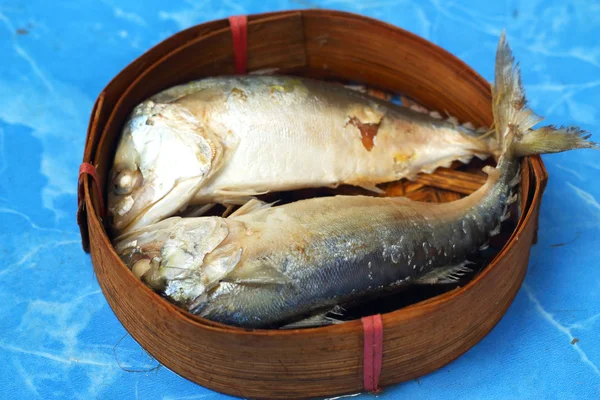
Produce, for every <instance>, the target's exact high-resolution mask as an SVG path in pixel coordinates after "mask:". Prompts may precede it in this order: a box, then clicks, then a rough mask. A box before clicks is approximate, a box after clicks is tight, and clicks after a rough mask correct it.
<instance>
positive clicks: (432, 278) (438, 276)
mask: <svg viewBox="0 0 600 400" xmlns="http://www.w3.org/2000/svg"><path fill="white" fill-rule="evenodd" d="M468 264H473V263H472V262H471V261H467V260H465V261H463V262H461V263H459V264H455V265H449V266H446V267H442V268H436V269H434V270H433V271H430V272H428V273H426V274H425V275H423V276H422V277H420V278H419V279H417V280H416V281H414V283H417V284H420V285H435V284H440V283H455V282H458V280H459V279H460V278H461V277H462V276H463V275H465V274H467V273H469V272H471V271H472V270H471V268H469V267H467V265H468Z"/></svg>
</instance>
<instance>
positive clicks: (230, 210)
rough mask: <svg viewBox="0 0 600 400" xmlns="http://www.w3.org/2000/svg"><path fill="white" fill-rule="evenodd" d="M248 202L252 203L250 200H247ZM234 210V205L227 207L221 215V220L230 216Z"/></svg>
mask: <svg viewBox="0 0 600 400" xmlns="http://www.w3.org/2000/svg"><path fill="white" fill-rule="evenodd" d="M249 201H252V200H249ZM242 207H243V206H242ZM234 208H235V204H229V205H227V208H225V211H223V214H221V218H228V217H229V215H231V212H232V211H233V209H234Z"/></svg>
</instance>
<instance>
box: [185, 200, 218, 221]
mask: <svg viewBox="0 0 600 400" xmlns="http://www.w3.org/2000/svg"><path fill="white" fill-rule="evenodd" d="M216 205H217V204H216V203H208V204H204V205H202V206H198V207H190V208H189V209H187V210H185V211H183V212H181V213H180V215H181V216H182V217H184V218H194V217H200V216H202V215H204V214H206V213H207V212H208V211H209V210H210V209H211V208H213V207H214V206H216Z"/></svg>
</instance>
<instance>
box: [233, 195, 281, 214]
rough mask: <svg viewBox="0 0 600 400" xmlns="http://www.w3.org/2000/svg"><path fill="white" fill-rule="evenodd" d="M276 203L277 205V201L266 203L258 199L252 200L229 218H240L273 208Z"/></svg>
mask: <svg viewBox="0 0 600 400" xmlns="http://www.w3.org/2000/svg"><path fill="white" fill-rule="evenodd" d="M275 203H277V201H274V202H273V203H266V202H264V201H261V200H258V199H251V200H250V201H248V202H247V203H246V204H244V205H243V206H241V207H240V208H238V209H237V210H235V211H234V212H233V213H232V214H230V215H229V216H228V217H227V218H232V217H239V216H240V215H246V214H250V213H251V212H254V211H258V210H262V209H265V208H271V207H272V206H273V205H274V204H275Z"/></svg>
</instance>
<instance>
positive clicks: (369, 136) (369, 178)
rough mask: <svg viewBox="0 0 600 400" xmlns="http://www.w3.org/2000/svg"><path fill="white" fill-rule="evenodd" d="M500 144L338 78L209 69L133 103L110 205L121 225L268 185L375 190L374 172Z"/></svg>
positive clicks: (397, 174)
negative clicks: (211, 74)
mask: <svg viewBox="0 0 600 400" xmlns="http://www.w3.org/2000/svg"><path fill="white" fill-rule="evenodd" d="M483 131H484V132H485V129H483ZM497 150H498V147H497V143H496V141H495V139H494V137H493V136H490V135H482V134H481V130H480V131H475V130H474V129H472V128H471V127H469V126H468V125H466V126H461V125H458V124H457V122H456V121H455V120H454V119H452V118H450V119H442V118H441V117H440V116H439V115H434V114H432V115H429V114H423V113H420V112H417V111H413V110H411V109H409V108H406V107H401V106H398V105H395V104H393V103H391V102H386V101H383V100H379V99H376V98H374V97H370V96H368V95H366V94H363V93H360V92H357V91H355V90H352V89H349V88H346V87H344V86H342V85H338V84H332V83H326V82H323V81H316V80H310V79H301V78H296V77H285V76H244V77H217V78H208V79H203V80H200V81H195V82H191V83H188V84H185V85H181V86H176V87H173V88H170V89H167V90H165V91H163V92H161V93H159V94H157V95H155V96H153V97H151V98H150V99H148V100H147V101H144V102H143V103H141V104H140V105H138V106H137V107H136V108H135V110H134V111H133V113H132V115H131V117H130V119H129V120H128V121H127V123H126V125H125V128H124V131H123V133H122V136H121V138H120V142H119V144H118V148H117V152H116V156H115V159H114V164H113V167H112V177H111V180H110V187H109V190H108V206H109V207H108V208H109V215H110V217H111V218H112V221H111V222H112V228H113V229H114V230H115V232H116V233H124V232H127V231H131V230H132V229H135V228H140V227H143V226H146V225H148V224H151V223H155V222H158V221H160V220H162V219H164V218H166V217H169V216H172V215H175V214H176V213H178V212H179V211H182V210H184V209H185V208H186V207H188V206H190V205H192V206H203V205H206V206H208V205H210V204H214V203H220V204H239V205H241V204H244V203H245V202H246V201H248V200H249V199H250V198H252V197H253V196H256V195H259V194H264V193H267V192H272V191H283V190H294V189H300V188H315V187H336V186H338V185H340V184H348V185H356V186H362V187H365V188H368V189H371V190H374V191H377V190H378V189H377V188H376V187H375V185H377V184H379V183H384V182H390V181H395V180H398V179H401V178H412V177H414V176H416V175H417V174H418V173H420V172H431V171H433V170H434V169H436V168H437V167H440V166H448V165H449V164H450V163H451V162H452V161H455V160H461V161H463V162H468V161H469V160H470V159H471V158H472V157H473V156H477V157H480V158H482V159H483V158H486V157H488V156H490V155H491V154H494V153H495V151H497Z"/></svg>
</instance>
